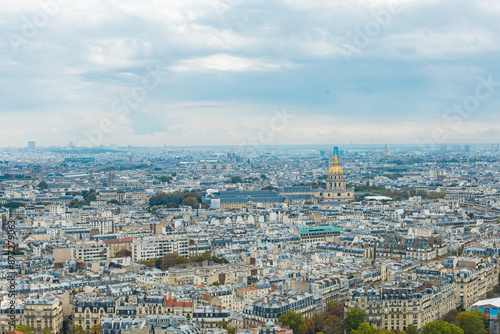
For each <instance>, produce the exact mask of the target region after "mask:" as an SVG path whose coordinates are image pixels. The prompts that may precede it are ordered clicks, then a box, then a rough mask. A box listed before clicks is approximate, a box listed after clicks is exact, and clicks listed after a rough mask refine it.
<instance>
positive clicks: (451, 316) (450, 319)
mask: <svg viewBox="0 0 500 334" xmlns="http://www.w3.org/2000/svg"><path fill="white" fill-rule="evenodd" d="M457 315H458V311H457V310H456V309H452V310H449V311H448V313H446V315H445V316H444V317H443V321H446V322H447V323H449V324H452V325H456V324H457Z"/></svg>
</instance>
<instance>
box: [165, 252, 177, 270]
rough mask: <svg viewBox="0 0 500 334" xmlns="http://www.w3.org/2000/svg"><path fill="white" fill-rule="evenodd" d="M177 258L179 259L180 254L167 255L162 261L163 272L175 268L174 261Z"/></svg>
mask: <svg viewBox="0 0 500 334" xmlns="http://www.w3.org/2000/svg"><path fill="white" fill-rule="evenodd" d="M177 257H179V254H177V253H167V254H165V255H163V258H162V259H161V270H167V269H168V268H170V267H173V266H174V261H175V259H176V258H177Z"/></svg>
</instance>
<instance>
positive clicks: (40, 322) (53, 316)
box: [24, 295, 63, 334]
mask: <svg viewBox="0 0 500 334" xmlns="http://www.w3.org/2000/svg"><path fill="white" fill-rule="evenodd" d="M24 319H25V325H27V326H31V327H33V328H35V330H36V331H37V333H41V332H42V329H43V328H46V327H48V328H50V331H51V333H54V334H61V333H62V329H63V305H62V302H61V301H60V300H59V298H57V297H55V296H52V295H49V296H43V297H35V298H31V297H30V298H28V299H26V301H25V304H24Z"/></svg>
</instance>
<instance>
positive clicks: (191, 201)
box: [182, 197, 200, 209]
mask: <svg viewBox="0 0 500 334" xmlns="http://www.w3.org/2000/svg"><path fill="white" fill-rule="evenodd" d="M182 205H187V206H190V207H192V208H193V209H198V208H199V207H200V203H199V202H198V200H197V199H196V197H186V198H184V199H183V200H182Z"/></svg>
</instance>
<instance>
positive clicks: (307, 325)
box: [302, 318, 316, 334]
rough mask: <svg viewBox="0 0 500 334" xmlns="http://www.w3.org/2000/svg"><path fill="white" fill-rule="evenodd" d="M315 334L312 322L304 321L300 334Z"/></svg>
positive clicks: (309, 320)
mask: <svg viewBox="0 0 500 334" xmlns="http://www.w3.org/2000/svg"><path fill="white" fill-rule="evenodd" d="M314 333H316V326H315V324H314V321H313V320H312V319H310V318H305V319H304V326H302V334H314Z"/></svg>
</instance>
